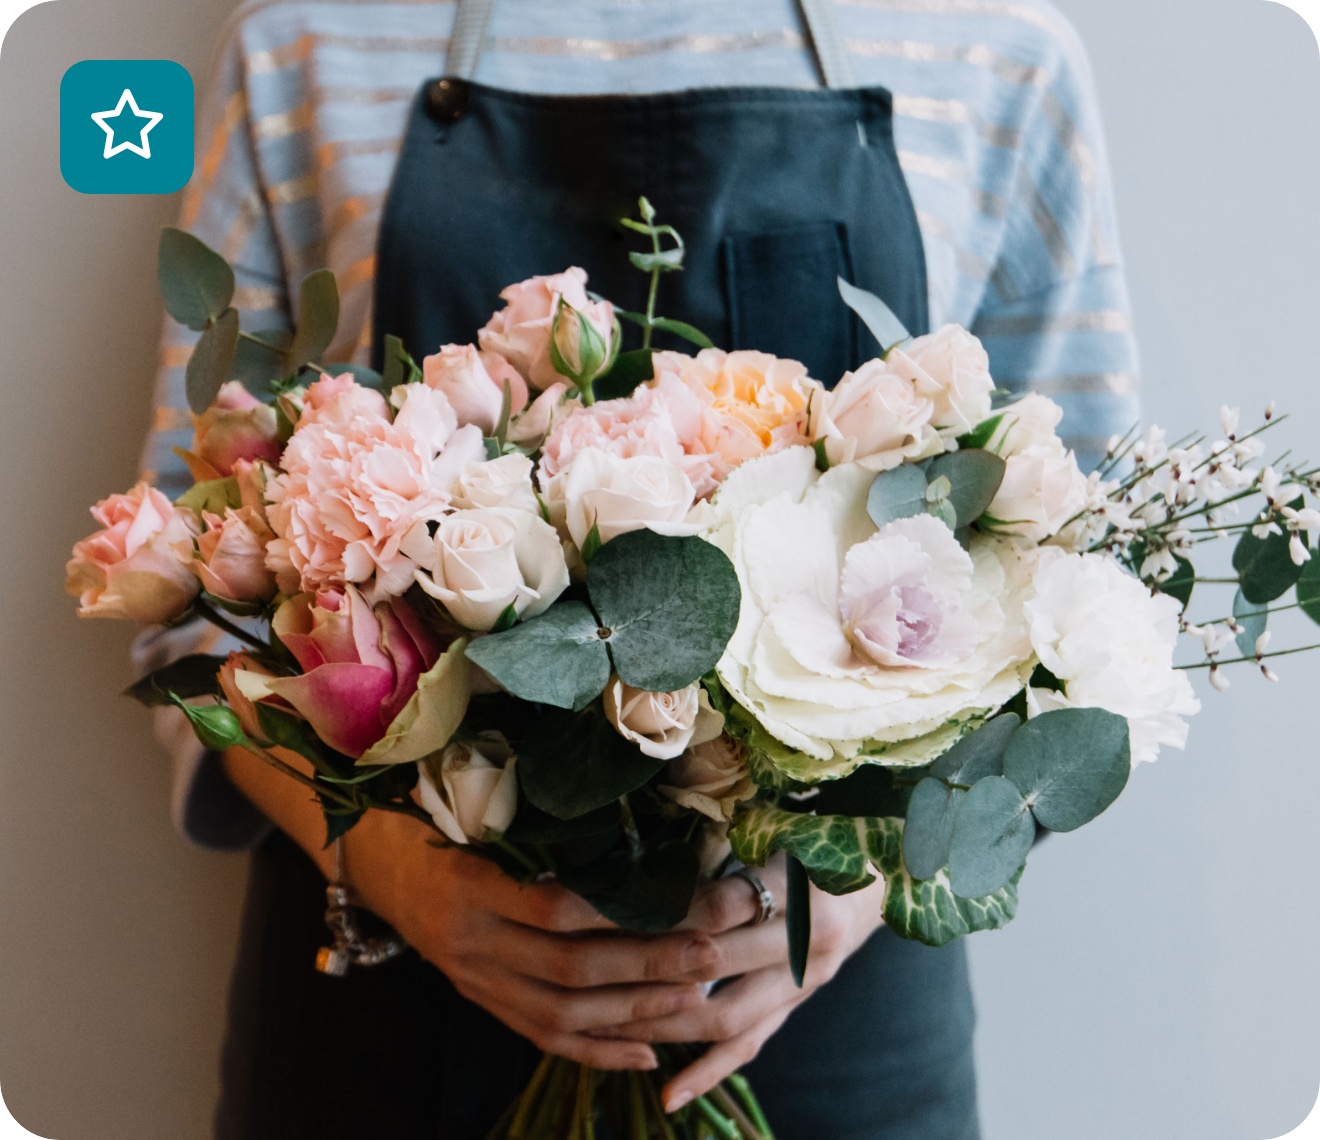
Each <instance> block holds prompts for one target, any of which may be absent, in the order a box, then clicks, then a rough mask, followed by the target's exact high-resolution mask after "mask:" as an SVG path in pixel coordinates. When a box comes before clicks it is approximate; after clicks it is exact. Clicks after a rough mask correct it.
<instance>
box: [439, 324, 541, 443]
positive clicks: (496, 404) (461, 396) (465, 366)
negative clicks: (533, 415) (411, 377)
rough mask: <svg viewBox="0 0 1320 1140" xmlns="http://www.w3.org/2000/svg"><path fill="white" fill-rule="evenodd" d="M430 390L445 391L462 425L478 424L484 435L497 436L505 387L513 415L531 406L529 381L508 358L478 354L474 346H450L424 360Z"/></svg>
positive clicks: (488, 353)
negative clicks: (505, 387)
mask: <svg viewBox="0 0 1320 1140" xmlns="http://www.w3.org/2000/svg"><path fill="white" fill-rule="evenodd" d="M422 377H423V381H424V383H425V384H426V386H427V387H428V388H437V389H439V390H440V391H441V392H443V393H444V394H445V395H446V396H447V397H448V399H449V402H450V403H451V404H452V405H453V407H454V411H455V412H456V413H457V415H458V422H459V423H460V424H476V425H477V427H479V428H481V434H482V435H494V434H495V428H496V427H497V426H498V424H499V421H500V412H501V410H502V409H503V407H504V385H505V384H506V383H507V384H508V386H509V413H510V415H516V414H517V413H518V412H521V411H522V410H523V408H525V407H526V406H527V381H526V380H524V379H523V378H522V377H521V376H520V375H518V372H517V370H516V369H515V368H514V367H513V365H512V364H510V363H509V362H508V361H507V360H505V359H504V357H502V356H500V355H499V354H498V353H495V352H478V351H477V350H476V349H475V348H473V347H472V345H470V344H447V345H445V346H444V347H443V348H442V349H441V350H440V351H439V352H438V353H436V354H435V355H434V356H428V357H426V359H425V360H423V361H422Z"/></svg>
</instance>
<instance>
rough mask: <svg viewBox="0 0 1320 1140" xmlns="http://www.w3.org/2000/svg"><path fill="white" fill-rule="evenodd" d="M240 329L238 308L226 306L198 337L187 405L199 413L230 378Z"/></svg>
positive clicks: (191, 359)
mask: <svg viewBox="0 0 1320 1140" xmlns="http://www.w3.org/2000/svg"><path fill="white" fill-rule="evenodd" d="M238 332H239V327H238V310H236V309H226V310H225V311H224V312H223V313H221V314H220V315H219V316H218V317H216V319H215V322H214V323H213V324H212V325H211V326H210V327H209V328H207V329H206V331H205V332H203V333H202V335H201V336H200V337H199V338H198V340H197V345H196V347H194V348H193V352H192V356H190V357H189V358H188V367H187V369H186V371H185V386H186V390H187V394H188V407H190V408H191V409H192V410H193V411H194V412H195V413H196V414H197V415H199V416H200V415H201V414H202V413H203V412H205V411H206V409H207V408H209V407H210V406H211V405H212V404H213V403H214V402H215V398H216V396H217V395H219V393H220V387H221V385H223V384H224V382H225V381H226V380H228V379H229V372H230V369H231V368H232V367H233V364H234V355H235V353H236V352H237V351H238Z"/></svg>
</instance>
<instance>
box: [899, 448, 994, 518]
mask: <svg viewBox="0 0 1320 1140" xmlns="http://www.w3.org/2000/svg"><path fill="white" fill-rule="evenodd" d="M900 470H901V468H900ZM1004 470H1005V465H1004V461H1003V460H1002V459H1000V458H999V456H997V455H995V454H994V453H993V452H990V451H983V450H981V449H980V448H973V449H971V450H968V451H951V452H949V453H947V454H945V455H941V456H938V457H937V458H936V459H934V460H933V461H932V462H931V465H930V467H929V468H928V469H927V471H926V478H927V480H928V481H930V482H932V483H933V482H934V481H935V480H936V479H941V478H944V479H948V480H949V484H950V491H949V494H948V496H947V497H948V501H949V503H950V504H952V506H953V510H954V515H955V517H956V519H957V521H956V523H955V524H954V525H953V526H952V527H951V528H950V529H951V530H957V529H959V528H960V527H964V526H971V524H972V523H974V522H975V521H976V520H977V519H979V518H980V517H981V516H982V515H983V514H985V512H986V508H987V507H989V506H990V501H991V500H992V499H993V498H994V497H995V492H996V491H998V490H999V485H1000V484H1001V483H1002V482H1003V481H1004ZM932 513H934V512H932Z"/></svg>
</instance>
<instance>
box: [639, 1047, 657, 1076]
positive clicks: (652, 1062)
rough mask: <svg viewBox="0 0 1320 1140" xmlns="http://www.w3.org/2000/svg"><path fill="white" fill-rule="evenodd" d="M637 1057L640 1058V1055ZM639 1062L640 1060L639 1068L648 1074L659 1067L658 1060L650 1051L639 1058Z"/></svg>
mask: <svg viewBox="0 0 1320 1140" xmlns="http://www.w3.org/2000/svg"><path fill="white" fill-rule="evenodd" d="M638 1056H639V1057H641V1054H639V1055H638ZM641 1060H642V1064H641V1068H642V1069H643V1070H645V1071H646V1072H650V1071H651V1070H652V1069H658V1068H659V1067H660V1061H659V1059H658V1058H657V1057H656V1055H655V1053H654V1052H652V1051H651V1050H650V1049H648V1050H647V1051H646V1055H645V1056H644V1057H641Z"/></svg>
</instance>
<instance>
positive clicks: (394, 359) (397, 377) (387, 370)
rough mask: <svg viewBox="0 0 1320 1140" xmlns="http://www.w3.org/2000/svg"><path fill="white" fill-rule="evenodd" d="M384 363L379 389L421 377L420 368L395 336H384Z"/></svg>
mask: <svg viewBox="0 0 1320 1140" xmlns="http://www.w3.org/2000/svg"><path fill="white" fill-rule="evenodd" d="M384 355H385V363H384V365H383V366H382V370H381V381H380V386H381V390H382V391H384V392H388V391H390V390H391V389H392V388H397V387H398V386H399V385H400V384H413V383H416V382H417V381H419V380H420V379H421V378H422V370H421V369H420V368H418V367H417V361H415V360H414V359H413V358H412V357H411V356H410V355H409V354H408V350H407V349H406V348H404V346H403V341H401V340H400V339H399V338H398V337H397V336H393V335H387V336H386V337H385V354H384Z"/></svg>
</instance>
